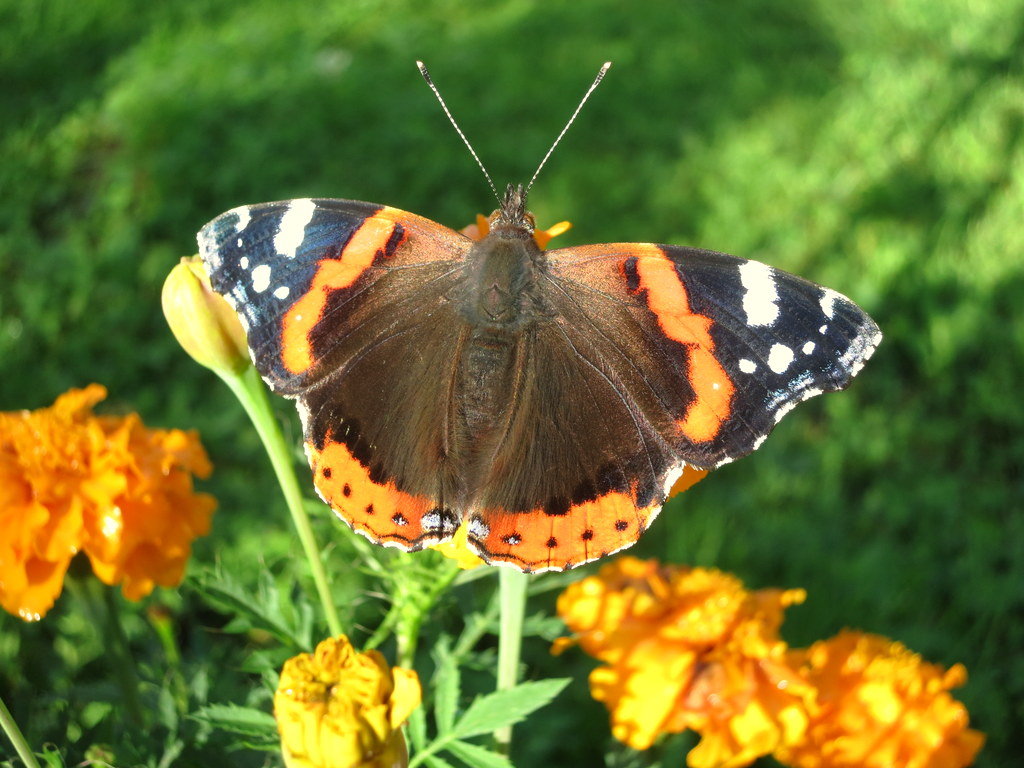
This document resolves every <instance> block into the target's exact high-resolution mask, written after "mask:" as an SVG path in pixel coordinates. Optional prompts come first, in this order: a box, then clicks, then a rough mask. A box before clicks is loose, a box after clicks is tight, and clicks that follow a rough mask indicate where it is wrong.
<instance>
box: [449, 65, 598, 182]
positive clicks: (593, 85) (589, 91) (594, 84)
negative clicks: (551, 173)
mask: <svg viewBox="0 0 1024 768" xmlns="http://www.w3.org/2000/svg"><path fill="white" fill-rule="evenodd" d="M611 65H612V63H611V62H610V61H606V62H605V63H604V64H603V65H602V66H601V69H600V70H598V73H597V77H595V78H594V82H592V83H591V84H590V87H589V88H587V92H586V93H585V94H583V98H582V99H580V103H579V106H577V107H576V111H575V112H573V113H572V117H570V118H569V122H567V123H566V124H565V128H563V129H562V132H561V133H560V134H558V138H557V139H555V143H554V144H552V145H551V149H549V150H548V153H547V154H546V155H544V159H543V160H541V161H540V165H538V166H537V170H536V171H534V172H533V177H532V178H531V179H530V183H529V184H527V185H526V192H529V191H530V187H532V186H533V182H535V181H536V180H537V175H538V174H539V173H540V169H541V168H543V167H544V163H546V162H547V161H548V158H549V157H551V153H552V152H554V151H555V147H557V146H558V142H560V141H561V140H562V137H563V136H565V132H566V131H568V130H569V126H570V125H572V124H573V123H574V122H575V121H576V116H577V115H578V114H579V113H580V110H581V109H583V105H584V104H586V103H587V99H589V98H590V94H592V93H593V92H594V89H595V88H597V86H599V85H600V84H601V81H602V80H604V76H605V73H607V72H608V70H609V68H610V67H611ZM439 98H440V97H439Z"/></svg>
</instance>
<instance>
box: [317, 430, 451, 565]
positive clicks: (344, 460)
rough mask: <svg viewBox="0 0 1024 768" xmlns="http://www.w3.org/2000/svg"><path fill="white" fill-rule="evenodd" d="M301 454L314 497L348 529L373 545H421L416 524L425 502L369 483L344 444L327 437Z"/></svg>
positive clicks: (367, 475)
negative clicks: (319, 447) (318, 447)
mask: <svg viewBox="0 0 1024 768" xmlns="http://www.w3.org/2000/svg"><path fill="white" fill-rule="evenodd" d="M306 451H307V453H308V454H309V463H310V466H312V468H313V482H314V483H315V485H316V487H317V489H318V490H319V491H320V494H321V495H322V496H323V498H324V499H325V500H326V501H327V502H328V503H329V504H330V505H331V508H332V509H333V510H334V511H335V512H337V513H338V515H339V516H340V517H341V518H342V519H343V520H344V521H345V522H346V523H348V524H349V525H350V526H352V528H353V529H354V530H356V531H359V532H361V533H364V534H366V535H367V536H369V537H370V538H371V539H373V540H374V541H376V542H377V543H379V544H383V543H388V542H391V543H394V544H397V545H399V546H401V547H402V548H404V549H414V548H418V547H419V546H420V545H421V544H423V543H425V539H426V538H428V535H427V534H426V533H425V532H424V530H423V524H422V521H423V516H424V515H426V514H427V513H428V512H429V511H430V510H431V509H432V507H433V505H432V503H431V500H430V499H428V498H426V497H423V496H413V495H411V494H408V493H404V492H403V491H400V490H398V489H397V488H396V487H395V484H394V483H393V482H388V483H385V484H380V483H375V482H373V480H371V479H370V470H369V469H367V468H366V467H364V466H363V465H362V464H360V463H359V460H358V459H356V458H355V457H354V456H353V455H352V452H351V451H350V450H349V449H348V446H346V445H345V444H344V443H336V442H332V441H331V440H330V439H329V438H328V440H327V442H326V443H325V444H324V448H323V450H322V451H317V450H316V448H315V447H314V446H313V445H312V444H311V443H306ZM432 538H433V540H436V538H437V537H436V536H433V537H432Z"/></svg>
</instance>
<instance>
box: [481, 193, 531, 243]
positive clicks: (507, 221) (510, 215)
mask: <svg viewBox="0 0 1024 768" xmlns="http://www.w3.org/2000/svg"><path fill="white" fill-rule="evenodd" d="M487 222H488V224H489V225H490V231H491V232H495V233H498V232H500V233H501V234H503V235H504V236H505V237H509V236H512V237H532V236H533V230H534V229H536V227H537V223H536V221H535V220H534V218H533V214H532V213H530V212H529V211H528V210H526V190H525V188H524V187H523V185H522V184H509V185H508V187H506V188H505V196H504V197H502V199H501V207H500V208H499V209H498V210H496V211H495V212H494V213H492V214H491V215H490V216H489V217H488V219H487Z"/></svg>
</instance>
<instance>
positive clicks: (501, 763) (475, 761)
mask: <svg viewBox="0 0 1024 768" xmlns="http://www.w3.org/2000/svg"><path fill="white" fill-rule="evenodd" d="M513 690H514V689H513ZM445 748H446V749H447V750H448V751H449V752H451V753H452V754H453V755H455V756H456V757H457V758H459V760H461V761H462V762H464V763H465V764H466V765H468V766H470V768H515V766H514V765H512V761H511V760H509V759H508V758H507V757H505V756H504V755H499V754H498V753H497V752H492V751H491V750H489V749H484V748H483V747H480V746H477V745H476V744H470V743H469V742H465V741H453V742H451V743H450V744H447V745H445Z"/></svg>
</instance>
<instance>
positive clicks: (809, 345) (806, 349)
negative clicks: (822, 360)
mask: <svg viewBox="0 0 1024 768" xmlns="http://www.w3.org/2000/svg"><path fill="white" fill-rule="evenodd" d="M813 351H814V342H813V341H808V342H807V343H806V344H804V349H803V352H804V354H805V355H809V354H811V352H813Z"/></svg>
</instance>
